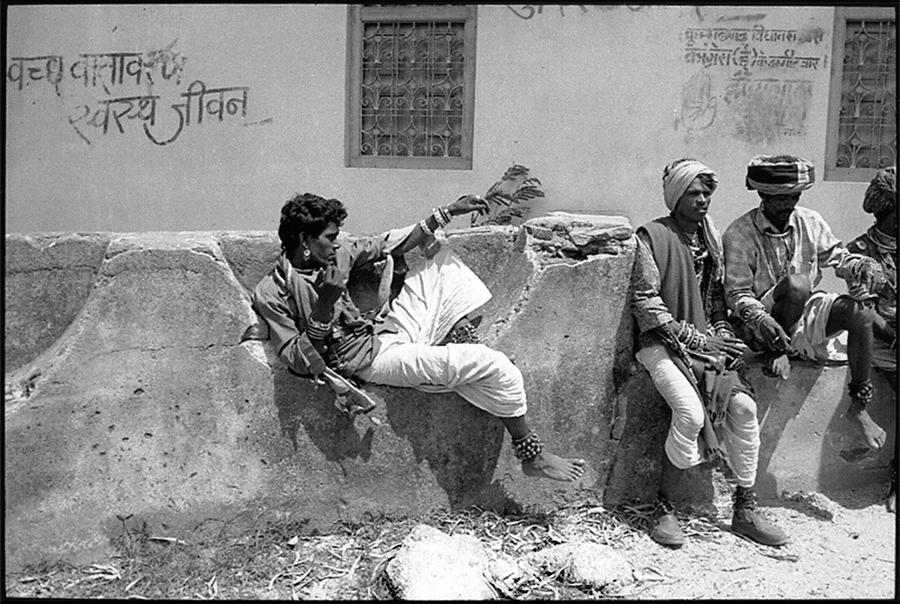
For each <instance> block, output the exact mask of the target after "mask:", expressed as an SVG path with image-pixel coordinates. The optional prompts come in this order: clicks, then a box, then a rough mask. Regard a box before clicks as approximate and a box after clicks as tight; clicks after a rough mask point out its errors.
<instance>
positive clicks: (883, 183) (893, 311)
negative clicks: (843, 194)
mask: <svg viewBox="0 0 900 604" xmlns="http://www.w3.org/2000/svg"><path fill="white" fill-rule="evenodd" d="M863 211H864V212H866V213H868V214H873V215H874V216H875V224H873V225H872V226H871V227H869V229H868V230H867V231H866V232H865V233H863V234H862V235H860V236H859V237H857V238H856V239H854V240H853V241H851V242H850V243H849V244H847V249H848V250H850V252H851V253H854V254H861V255H863V256H868V257H869V258H872V259H873V260H875V261H876V262H878V264H879V265H880V266H881V270H883V271H884V276H885V279H886V281H887V284H886V285H885V286H884V287H882V288H881V290H880V291H879V292H878V293H874V292H871V291H869V289H868V288H867V287H866V286H865V285H864V284H861V283H853V282H849V283H848V284H847V285H848V286H849V292H850V295H851V296H853V298H854V299H855V300H857V301H859V302H860V303H861V304H862V305H863V306H864V307H865V308H867V309H868V310H869V311H870V312H872V313H873V321H872V328H873V335H874V348H873V350H872V366H873V367H874V368H875V369H876V370H878V371H881V372H882V373H884V375H885V377H886V378H887V382H888V384H890V385H891V387H892V388H893V389H894V397H895V399H896V394H897V168H896V167H890V168H886V169H884V170H879V171H878V173H877V174H875V177H874V178H873V179H872V182H871V183H869V188H868V189H866V194H865V197H864V198H863ZM897 446H898V444H897V436H896V434H895V435H894V458H893V459H892V460H891V482H890V486H889V487H888V494H887V498H886V500H885V505H886V507H887V509H888V511H889V512H894V513H896V509H897Z"/></svg>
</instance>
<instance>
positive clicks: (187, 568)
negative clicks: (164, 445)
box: [5, 505, 710, 600]
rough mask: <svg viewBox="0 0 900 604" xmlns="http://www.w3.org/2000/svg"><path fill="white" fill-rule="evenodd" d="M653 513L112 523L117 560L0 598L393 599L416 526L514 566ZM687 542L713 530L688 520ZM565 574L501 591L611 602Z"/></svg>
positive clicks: (625, 531) (65, 572) (53, 571)
mask: <svg viewBox="0 0 900 604" xmlns="http://www.w3.org/2000/svg"><path fill="white" fill-rule="evenodd" d="M650 514H651V509H650V507H649V506H621V507H619V508H616V509H613V510H607V509H605V508H603V507H601V506H597V505H594V506H588V505H583V506H577V507H568V508H563V509H557V510H552V511H546V510H529V511H525V512H523V513H516V514H507V515H499V514H497V513H495V512H491V511H486V510H481V509H477V508H473V509H469V510H460V511H438V512H435V513H432V514H429V515H427V516H423V517H420V518H408V517H404V518H392V517H388V516H384V515H368V516H366V517H364V518H363V519H362V520H360V521H358V522H346V521H345V522H339V523H336V524H334V525H333V526H332V527H331V528H330V529H328V530H327V531H323V532H319V531H316V530H310V529H309V528H308V524H309V523H308V520H307V519H298V518H294V517H292V516H291V515H290V514H274V515H271V516H270V517H267V518H264V517H263V515H262V514H260V515H257V516H256V517H254V518H248V517H247V516H246V515H244V516H243V517H235V518H231V519H229V520H222V519H207V520H204V521H203V522H201V523H199V524H197V525H196V526H195V527H194V528H193V530H191V531H189V532H188V533H187V535H185V534H182V535H180V538H177V539H176V538H174V537H169V536H165V535H153V534H150V533H149V532H148V530H147V527H146V525H141V526H134V525H133V524H131V523H130V519H129V518H120V520H121V522H122V530H121V533H120V534H119V535H118V537H117V539H116V542H115V545H116V549H117V552H118V554H117V555H116V556H114V557H112V558H111V559H110V560H107V561H106V562H105V563H103V564H94V565H91V566H87V567H78V566H73V565H71V564H66V563H56V564H43V565H38V566H34V567H30V568H27V569H25V570H24V571H23V572H21V573H17V574H15V575H8V576H7V577H6V593H5V595H6V596H7V597H26V598H117V599H183V598H190V599H308V598H318V599H351V600H352V599H364V600H383V599H393V596H394V594H392V593H391V591H390V589H389V587H388V584H387V582H386V580H385V568H386V566H387V564H388V562H389V561H390V560H391V559H392V558H393V556H394V555H395V554H396V552H397V550H398V548H399V547H400V545H401V543H402V541H403V539H404V538H405V537H406V536H407V535H408V534H409V532H410V531H411V530H412V528H413V527H414V526H415V525H416V524H419V523H423V524H428V525H431V526H433V527H435V528H438V529H440V530H441V531H443V532H445V533H447V534H450V535H454V534H469V535H473V536H475V537H477V538H478V539H479V540H480V541H481V542H482V543H483V544H484V545H485V546H486V547H487V548H489V549H491V550H492V551H495V552H503V553H505V554H508V555H510V556H513V557H517V558H518V557H521V556H524V555H526V554H528V553H530V552H534V551H538V550H541V549H544V548H546V547H549V546H552V545H557V544H560V543H565V542H567V541H569V540H570V538H572V537H574V536H575V535H577V537H578V538H580V539H583V540H589V541H595V542H597V543H603V544H608V545H614V544H622V543H623V542H624V541H627V540H629V539H633V538H634V537H635V536H636V535H638V534H640V532H641V531H644V530H645V529H646V526H647V525H648V523H649V519H650ZM685 527H686V528H687V529H688V530H689V531H690V530H694V531H706V530H710V526H709V525H704V524H703V521H702V520H698V519H696V518H693V519H685ZM565 571H566V569H565V568H561V569H558V570H557V571H556V572H550V573H544V574H543V575H542V576H539V577H527V578H524V579H522V580H521V581H520V582H519V583H518V584H515V585H502V586H498V593H499V595H500V596H501V597H504V598H508V599H518V600H537V599H540V600H548V599H550V600H559V599H573V598H574V599H600V598H615V597H616V594H615V593H602V592H600V591H596V590H592V589H591V588H590V587H588V586H584V585H579V584H576V583H572V582H570V581H568V580H567V578H566V572H565Z"/></svg>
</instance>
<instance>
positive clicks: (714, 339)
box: [704, 335, 747, 361]
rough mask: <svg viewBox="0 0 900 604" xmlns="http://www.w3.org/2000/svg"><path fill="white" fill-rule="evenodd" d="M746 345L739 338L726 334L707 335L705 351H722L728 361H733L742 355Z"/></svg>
mask: <svg viewBox="0 0 900 604" xmlns="http://www.w3.org/2000/svg"><path fill="white" fill-rule="evenodd" d="M746 349H747V345H746V344H744V342H743V341H741V340H740V339H739V338H736V337H732V336H727V335H715V336H707V338H706V347H705V348H704V350H705V351H707V352H724V353H725V355H726V356H727V357H728V360H729V361H734V360H735V359H737V358H740V357H741V356H743V354H744V351H745V350H746Z"/></svg>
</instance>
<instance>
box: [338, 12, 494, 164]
mask: <svg viewBox="0 0 900 604" xmlns="http://www.w3.org/2000/svg"><path fill="white" fill-rule="evenodd" d="M475 13H476V8H475V7H474V6H466V5H452V6H451V5H436V4H427V5H425V4H420V5H414V4H403V5H397V4H362V5H359V4H357V5H350V6H349V7H348V9H347V119H346V136H345V138H346V163H347V166H352V167H367V168H436V169H457V170H468V169H471V168H472V134H473V123H474V109H475V107H474V102H475Z"/></svg>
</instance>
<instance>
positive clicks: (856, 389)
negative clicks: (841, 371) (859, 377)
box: [847, 381, 875, 407]
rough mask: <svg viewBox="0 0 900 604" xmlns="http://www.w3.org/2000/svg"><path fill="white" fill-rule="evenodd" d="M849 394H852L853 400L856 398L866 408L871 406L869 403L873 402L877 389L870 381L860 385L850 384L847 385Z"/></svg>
mask: <svg viewBox="0 0 900 604" xmlns="http://www.w3.org/2000/svg"><path fill="white" fill-rule="evenodd" d="M847 392H848V394H850V397H851V398H855V399H856V400H858V401H859V402H860V404H862V406H863V407H865V406H866V405H868V404H869V401H871V400H872V396H873V394H874V393H875V389H874V388H873V387H872V382H869V381H866V382H860V383H854V382H850V383H849V384H847Z"/></svg>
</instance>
